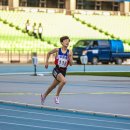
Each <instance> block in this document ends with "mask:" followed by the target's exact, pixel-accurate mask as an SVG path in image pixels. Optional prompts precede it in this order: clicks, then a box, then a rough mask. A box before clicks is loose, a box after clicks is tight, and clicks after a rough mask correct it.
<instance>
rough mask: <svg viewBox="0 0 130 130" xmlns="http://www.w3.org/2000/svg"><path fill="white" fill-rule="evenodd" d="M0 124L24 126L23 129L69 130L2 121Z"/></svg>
mask: <svg viewBox="0 0 130 130" xmlns="http://www.w3.org/2000/svg"><path fill="white" fill-rule="evenodd" d="M0 124H6V125H16V126H24V127H25V126H26V127H34V128H40V129H50V130H69V129H61V128H54V127H53V128H52V127H43V126H36V125H27V124H19V123H12V122H3V121H0Z"/></svg>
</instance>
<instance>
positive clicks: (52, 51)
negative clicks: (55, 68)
mask: <svg viewBox="0 0 130 130" xmlns="http://www.w3.org/2000/svg"><path fill="white" fill-rule="evenodd" d="M57 52H58V48H55V49H53V50H51V51H49V52H48V53H47V58H46V63H45V68H48V61H49V58H50V55H51V54H53V53H57Z"/></svg>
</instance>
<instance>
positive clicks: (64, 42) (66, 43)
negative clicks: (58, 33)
mask: <svg viewBox="0 0 130 130" xmlns="http://www.w3.org/2000/svg"><path fill="white" fill-rule="evenodd" d="M60 42H61V44H62V45H63V46H65V47H68V46H69V42H70V39H69V37H68V36H63V37H61V38H60Z"/></svg>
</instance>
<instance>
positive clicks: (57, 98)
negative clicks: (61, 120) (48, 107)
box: [54, 96, 60, 104]
mask: <svg viewBox="0 0 130 130" xmlns="http://www.w3.org/2000/svg"><path fill="white" fill-rule="evenodd" d="M54 100H55V103H56V104H59V103H60V100H59V96H55V98H54Z"/></svg>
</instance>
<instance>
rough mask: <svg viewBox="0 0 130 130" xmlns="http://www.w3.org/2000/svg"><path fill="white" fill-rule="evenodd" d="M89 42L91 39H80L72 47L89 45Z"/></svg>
mask: <svg viewBox="0 0 130 130" xmlns="http://www.w3.org/2000/svg"><path fill="white" fill-rule="evenodd" d="M90 43H91V41H89V40H82V41H78V42H77V43H76V45H75V46H74V47H87V46H89V45H90Z"/></svg>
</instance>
